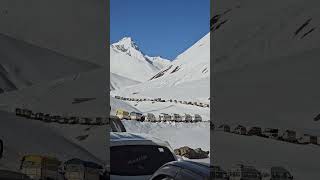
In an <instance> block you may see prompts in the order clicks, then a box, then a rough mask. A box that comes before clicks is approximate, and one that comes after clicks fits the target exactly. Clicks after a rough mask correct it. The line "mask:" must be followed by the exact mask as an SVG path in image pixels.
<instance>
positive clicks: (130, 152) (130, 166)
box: [110, 145, 175, 176]
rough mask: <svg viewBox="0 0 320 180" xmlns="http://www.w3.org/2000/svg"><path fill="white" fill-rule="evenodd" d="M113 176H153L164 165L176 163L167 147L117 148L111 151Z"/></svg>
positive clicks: (112, 148)
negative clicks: (171, 162)
mask: <svg viewBox="0 0 320 180" xmlns="http://www.w3.org/2000/svg"><path fill="white" fill-rule="evenodd" d="M110 156H111V159H110V168H111V174H114V175H121V176H138V175H152V174H153V173H154V172H155V171H156V170H158V169H159V168H160V167H161V166H162V165H164V164H165V163H167V162H170V161H175V158H174V156H173V154H172V153H171V151H170V150H169V149H168V148H167V147H162V146H153V145H142V146H130V145H128V146H116V147H111V151H110Z"/></svg>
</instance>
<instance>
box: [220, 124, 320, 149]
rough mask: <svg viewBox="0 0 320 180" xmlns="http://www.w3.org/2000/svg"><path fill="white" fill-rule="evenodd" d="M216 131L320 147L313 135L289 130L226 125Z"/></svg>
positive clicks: (319, 140) (318, 140)
mask: <svg viewBox="0 0 320 180" xmlns="http://www.w3.org/2000/svg"><path fill="white" fill-rule="evenodd" d="M215 129H216V131H224V132H228V133H235V134H239V135H248V136H259V137H264V138H271V139H275V140H281V141H286V142H290V143H296V144H315V145H320V138H318V137H317V136H315V135H311V134H307V133H298V132H296V131H294V130H290V129H285V130H283V129H277V128H261V127H258V126H253V127H245V126H242V125H237V126H234V127H231V126H230V125H227V124H222V125H219V126H218V127H217V128H215Z"/></svg>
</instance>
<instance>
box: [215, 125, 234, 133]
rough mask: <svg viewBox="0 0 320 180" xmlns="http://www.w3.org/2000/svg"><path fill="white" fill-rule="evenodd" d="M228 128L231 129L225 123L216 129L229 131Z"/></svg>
mask: <svg viewBox="0 0 320 180" xmlns="http://www.w3.org/2000/svg"><path fill="white" fill-rule="evenodd" d="M230 129H231V128H230V126H229V125H227V124H222V125H220V126H219V127H218V128H217V130H219V131H224V132H230Z"/></svg>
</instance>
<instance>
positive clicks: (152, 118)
mask: <svg viewBox="0 0 320 180" xmlns="http://www.w3.org/2000/svg"><path fill="white" fill-rule="evenodd" d="M145 121H148V122H156V121H157V119H156V116H155V115H154V114H152V113H148V114H147V115H146V117H145Z"/></svg>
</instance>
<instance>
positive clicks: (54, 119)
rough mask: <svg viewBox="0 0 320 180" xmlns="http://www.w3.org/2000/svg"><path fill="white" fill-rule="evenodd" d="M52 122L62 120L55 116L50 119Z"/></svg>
mask: <svg viewBox="0 0 320 180" xmlns="http://www.w3.org/2000/svg"><path fill="white" fill-rule="evenodd" d="M50 119H51V122H58V121H59V120H60V119H61V116H58V115H54V116H51V117H50Z"/></svg>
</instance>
